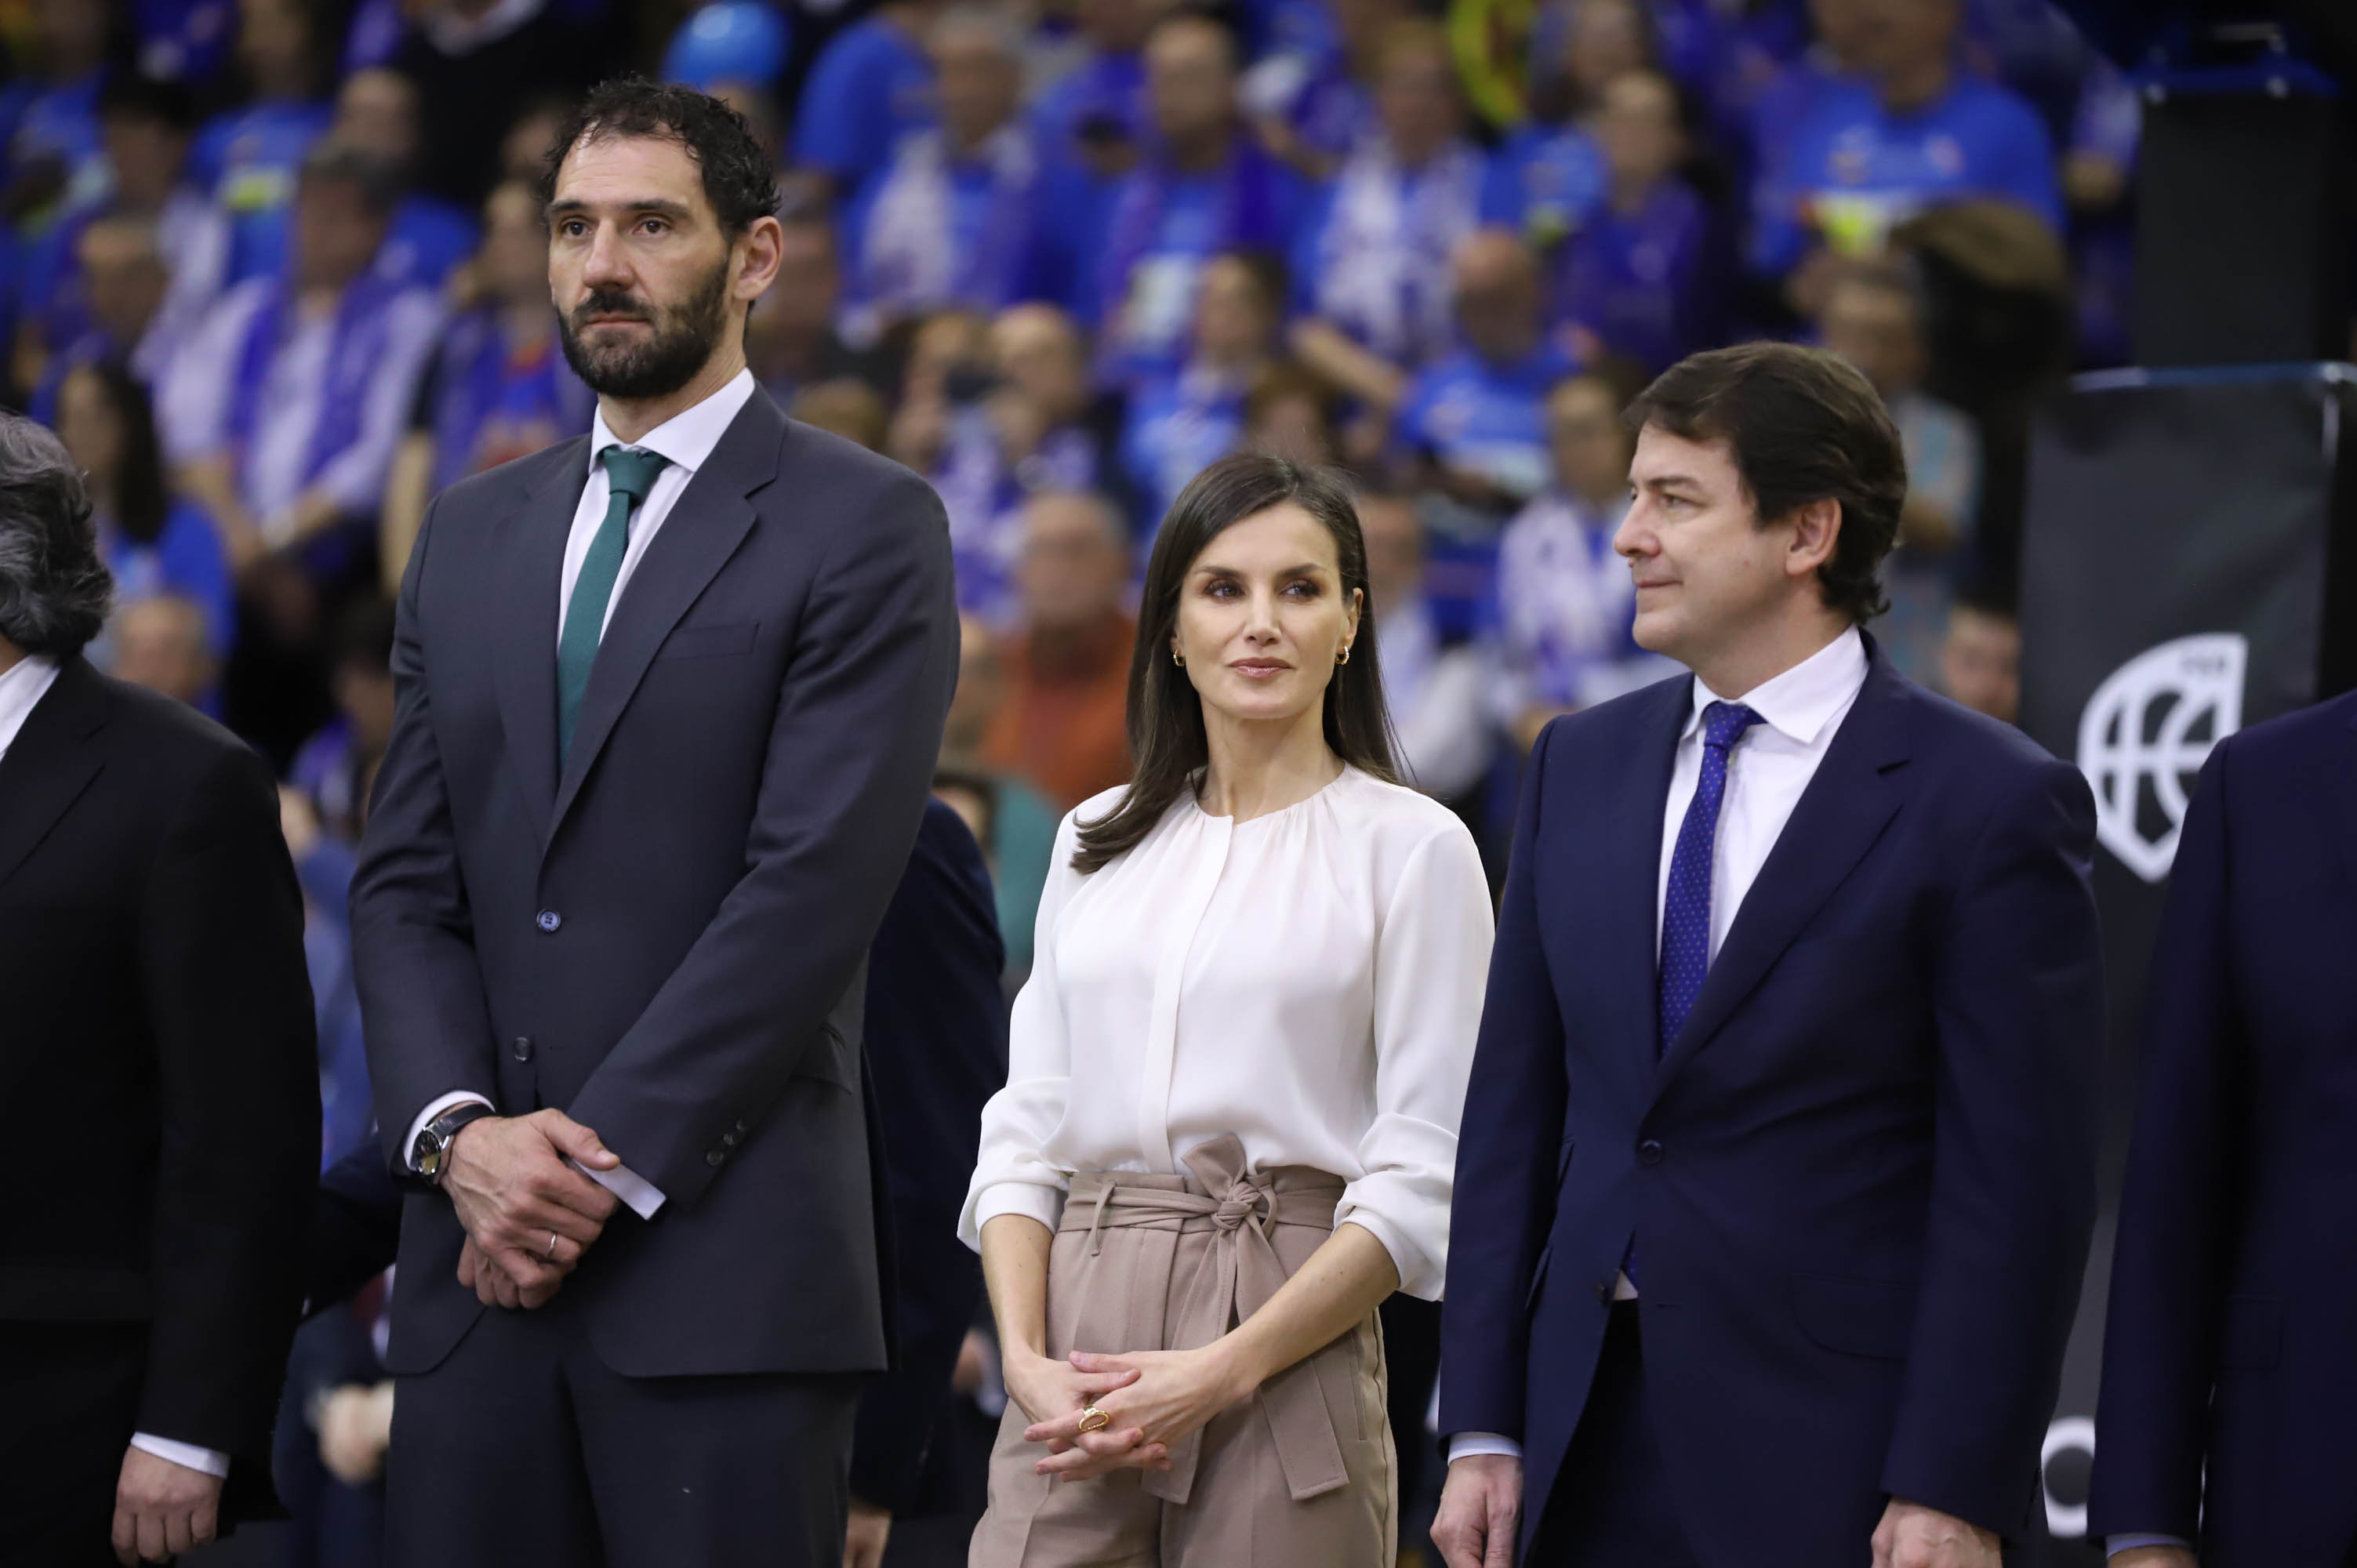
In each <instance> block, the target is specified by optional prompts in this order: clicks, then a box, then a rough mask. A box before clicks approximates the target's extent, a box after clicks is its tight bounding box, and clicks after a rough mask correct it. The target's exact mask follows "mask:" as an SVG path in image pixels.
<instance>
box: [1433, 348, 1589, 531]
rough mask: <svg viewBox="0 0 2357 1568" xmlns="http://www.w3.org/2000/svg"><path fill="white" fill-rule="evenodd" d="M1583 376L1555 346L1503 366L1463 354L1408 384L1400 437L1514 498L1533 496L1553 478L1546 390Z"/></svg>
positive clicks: (1470, 353)
mask: <svg viewBox="0 0 2357 1568" xmlns="http://www.w3.org/2000/svg"><path fill="white" fill-rule="evenodd" d="M1578 373H1579V367H1578V365H1577V364H1576V363H1575V362H1574V361H1573V360H1572V358H1571V356H1569V355H1568V354H1566V353H1565V352H1563V350H1562V349H1557V348H1555V346H1553V345H1552V344H1542V345H1541V346H1540V347H1538V348H1536V349H1532V350H1531V351H1530V352H1529V353H1527V354H1524V355H1523V357H1522V358H1521V359H1519V360H1509V361H1507V362H1505V363H1502V364H1500V363H1495V362H1492V361H1491V360H1486V359H1483V358H1482V357H1481V356H1480V355H1479V354H1477V353H1475V352H1474V351H1473V350H1472V349H1458V350H1457V351H1456V352H1455V353H1453V354H1449V355H1447V356H1445V357H1443V358H1442V359H1440V360H1437V361H1435V362H1434V363H1433V364H1432V365H1431V366H1429V367H1428V368H1426V370H1425V371H1423V372H1422V373H1421V374H1419V375H1418V376H1417V377H1416V378H1415V381H1412V382H1410V383H1409V384H1408V389H1407V397H1406V399H1405V401H1404V402H1403V403H1401V405H1400V412H1399V422H1398V428H1399V435H1400V439H1401V441H1402V443H1403V444H1404V445H1405V446H1407V447H1409V448H1410V449H1411V450H1412V451H1420V452H1424V453H1427V454H1429V455H1430V456H1432V457H1434V458H1435V459H1436V460H1437V461H1438V462H1440V463H1441V464H1442V465H1444V466H1445V467H1449V468H1453V469H1455V470H1457V471H1458V472H1459V473H1464V474H1473V475H1478V476H1479V477H1480V478H1484V479H1487V480H1488V481H1489V482H1490V483H1491V484H1493V485H1495V486H1496V487H1497V488H1498V489H1501V490H1504V491H1506V492H1507V493H1508V494H1510V495H1514V496H1523V497H1527V496H1532V495H1535V494H1537V493H1538V491H1539V489H1540V488H1541V487H1543V486H1544V484H1545V483H1546V479H1547V436H1546V399H1547V393H1548V392H1551V391H1552V390H1553V389H1554V388H1555V385H1556V383H1557V382H1560V381H1567V380H1569V379H1570V378H1571V377H1573V376H1575V375H1577V374H1578Z"/></svg>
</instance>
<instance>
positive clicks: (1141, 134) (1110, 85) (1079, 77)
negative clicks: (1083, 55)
mask: <svg viewBox="0 0 2357 1568" xmlns="http://www.w3.org/2000/svg"><path fill="white" fill-rule="evenodd" d="M1030 119H1031V131H1032V134H1034V135H1035V136H1037V137H1038V138H1039V149H1040V154H1041V156H1044V157H1045V158H1046V159H1047V160H1048V161H1049V164H1050V165H1051V166H1056V167H1059V168H1064V167H1070V166H1074V165H1076V164H1078V163H1080V161H1081V151H1080V148H1081V139H1082V133H1083V132H1084V131H1092V130H1093V131H1098V132H1117V133H1119V134H1120V136H1121V137H1123V138H1124V139H1126V140H1127V141H1128V142H1130V143H1131V144H1132V145H1144V144H1145V143H1146V139H1147V137H1149V136H1150V135H1151V134H1153V122H1152V121H1151V120H1150V119H1149V118H1148V116H1147V113H1146V61H1145V59H1143V58H1141V57H1140V56H1137V55H1134V54H1092V55H1091V56H1089V58H1088V59H1084V60H1082V62H1081V63H1080V64H1079V65H1078V66H1077V67H1075V68H1074V69H1073V70H1072V71H1071V73H1070V74H1069V75H1067V76H1065V77H1064V78H1063V80H1061V81H1058V82H1057V83H1056V84H1055V85H1054V86H1052V87H1050V88H1049V89H1048V90H1047V91H1045V92H1043V93H1041V94H1040V95H1039V100H1038V102H1035V103H1034V104H1033V105H1032V106H1031V114H1030Z"/></svg>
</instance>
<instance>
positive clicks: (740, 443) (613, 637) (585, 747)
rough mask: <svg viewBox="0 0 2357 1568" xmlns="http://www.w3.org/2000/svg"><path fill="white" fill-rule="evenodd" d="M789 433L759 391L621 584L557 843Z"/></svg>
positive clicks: (748, 518) (747, 524)
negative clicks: (567, 817) (626, 713)
mask: <svg viewBox="0 0 2357 1568" xmlns="http://www.w3.org/2000/svg"><path fill="white" fill-rule="evenodd" d="M785 433H786V421H785V416H784V415H783V414H781V413H779V412H778V408H777V405H776V404H775V403H771V402H770V399H769V397H768V396H767V394H765V393H762V392H755V393H754V394H753V396H752V398H751V399H750V400H748V402H747V403H746V404H745V406H744V408H743V409H741V410H740V411H738V413H737V417H736V418H735V419H734V420H732V421H730V422H729V425H728V429H727V432H726V434H725V435H722V436H721V437H720V445H718V446H715V447H714V448H713V449H712V456H711V457H710V459H709V460H707V461H706V462H705V465H704V467H701V468H699V469H697V470H696V471H695V477H694V478H692V479H690V480H689V481H688V485H687V489H684V490H683V491H681V492H680V497H679V499H678V500H677V501H675V502H673V505H672V509H671V511H670V513H669V515H668V516H666V517H665V518H664V519H663V523H662V530H661V531H660V532H657V533H656V535H655V537H654V541H653V542H652V543H651V544H649V545H648V546H647V553H646V554H645V555H644V556H642V557H641V558H640V561H639V564H638V567H637V569H636V570H635V571H633V572H632V573H631V574H630V581H629V582H627V583H625V584H624V585H622V596H621V599H620V601H619V603H618V604H616V605H615V607H614V613H613V618H612V619H611V620H609V621H608V622H607V625H606V636H605V639H604V640H603V641H601V642H600V643H599V644H598V645H597V663H596V664H594V665H592V666H591V667H590V671H589V690H588V692H587V694H586V695H584V696H583V698H582V699H581V717H580V720H579V722H578V723H577V724H576V726H575V729H574V732H573V751H572V755H571V756H570V757H567V758H566V759H565V770H564V772H563V773H562V774H561V775H560V776H559V777H558V779H557V784H556V807H555V810H554V811H553V812H552V813H551V815H550V818H549V838H550V839H551V840H553V839H554V837H555V835H556V830H557V829H558V828H559V827H561V826H563V825H564V822H565V812H566V811H569V810H571V808H572V805H573V802H574V800H575V799H576V797H577V796H578V795H579V794H580V793H581V786H582V784H583V782H584V781H585V780H586V779H587V778H588V776H589V770H590V768H593V767H595V766H596V765H597V756H598V753H599V752H601V751H603V750H604V749H605V746H606V741H607V738H608V736H611V735H612V734H613V733H614V725H616V724H617V723H618V722H619V720H620V719H621V716H622V710H623V709H624V708H625V707H627V706H629V704H630V697H631V694H632V693H635V692H637V691H638V689H639V682H640V681H641V680H643V679H645V677H646V673H647V666H648V665H650V664H651V663H652V662H654V657H655V650H657V649H658V648H661V647H662V641H663V639H665V638H666V637H669V636H670V635H671V629H672V628H673V627H674V626H676V625H678V624H679V618H680V617H682V616H683V615H685V614H686V613H687V611H688V607H690V606H691V605H693V604H694V603H695V601H696V599H697V598H698V596H701V595H702V594H703V592H704V590H705V587H706V586H708V585H710V584H711V582H712V579H713V578H714V577H715V576H716V575H718V573H719V571H720V568H721V567H722V566H723V565H725V564H726V563H727V560H728V558H729V557H730V556H731V555H734V554H735V553H737V546H738V545H739V544H741V543H743V542H744V541H745V535H746V534H747V533H748V532H751V531H752V527H753V521H754V519H753V508H752V505H751V503H750V502H748V500H747V499H746V498H747V497H748V496H749V495H751V494H752V493H753V492H754V491H756V490H758V489H760V488H761V487H762V486H764V485H766V484H768V483H769V482H770V479H772V478H775V477H776V475H777V471H778V451H779V446H780V442H781V441H782V439H783V437H784V435H785ZM555 649H556V639H555V633H554V630H553V629H552V630H551V632H550V634H549V646H548V653H547V659H546V660H545V661H546V663H547V665H548V668H549V671H550V675H549V680H550V682H552V685H551V695H550V698H549V702H550V704H551V705H550V708H549V714H550V718H549V725H550V729H551V733H552V734H553V733H554V727H555V716H554V715H555V708H554V703H555V697H554V680H555V675H554V671H555V668H556V664H555V660H556V651H555Z"/></svg>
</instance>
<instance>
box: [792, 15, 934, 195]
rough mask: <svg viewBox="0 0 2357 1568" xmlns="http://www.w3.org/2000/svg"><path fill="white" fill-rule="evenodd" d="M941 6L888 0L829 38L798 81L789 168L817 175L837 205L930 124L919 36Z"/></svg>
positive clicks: (928, 69) (927, 76)
mask: <svg viewBox="0 0 2357 1568" xmlns="http://www.w3.org/2000/svg"><path fill="white" fill-rule="evenodd" d="M944 8H945V6H944V0H889V3H888V4H886V5H879V6H877V8H876V10H875V11H874V12H873V13H872V14H871V15H869V16H867V18H866V20H864V21H859V22H855V23H853V24H852V25H851V26H850V27H845V29H844V30H843V31H842V32H839V33H837V34H835V35H834V38H829V39H828V40H827V43H826V47H825V48H823V50H821V51H820V53H819V57H818V60H817V63H815V64H814V65H813V66H812V67H811V73H810V75H809V77H808V78H807V79H805V80H804V81H803V82H802V105H801V108H800V111H799V112H798V113H797V114H796V116H795V119H794V145H793V155H794V162H795V163H796V164H797V165H798V166H801V167H802V168H803V169H805V170H808V171H810V172H812V173H813V174H817V175H820V176H823V177H824V178H825V180H826V184H827V188H828V189H829V190H830V191H831V192H832V193H833V195H834V199H835V200H836V201H838V202H847V201H850V200H852V199H855V198H856V197H857V196H858V195H859V194H860V193H861V192H862V191H864V190H866V188H867V182H868V181H869V180H871V179H874V178H875V177H877V176H878V175H880V174H881V173H883V171H884V167H885V166H886V165H887V164H888V163H889V162H891V159H892V149H893V148H895V147H897V146H899V145H900V138H901V137H903V136H905V135H907V134H909V132H911V131H918V130H922V129H923V128H924V127H925V126H927V125H929V124H932V118H933V113H932V83H933V65H932V61H931V59H930V58H928V57H927V55H926V53H925V34H926V33H927V31H929V30H930V29H931V27H932V24H933V19H934V18H935V17H937V16H940V15H941V14H942V10H943V9H944Z"/></svg>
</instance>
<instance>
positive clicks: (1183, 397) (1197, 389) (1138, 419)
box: [1121, 251, 1285, 551]
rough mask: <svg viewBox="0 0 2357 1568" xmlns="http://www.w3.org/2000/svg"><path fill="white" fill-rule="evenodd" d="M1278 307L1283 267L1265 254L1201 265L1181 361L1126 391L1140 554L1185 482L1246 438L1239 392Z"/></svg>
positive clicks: (1256, 370)
mask: <svg viewBox="0 0 2357 1568" xmlns="http://www.w3.org/2000/svg"><path fill="white" fill-rule="evenodd" d="M1284 308H1285V269H1284V267H1283V265H1282V264H1281V263H1278V262H1277V261H1276V260H1275V258H1274V257H1273V256H1271V255H1269V254H1267V253H1266V252H1236V251H1232V252H1228V253H1226V254H1224V255H1221V256H1215V257H1213V258H1212V259H1211V263H1210V264H1209V265H1207V266H1205V267H1204V269H1203V283H1202V287H1201V289H1200V291H1199V292H1198V293H1197V294H1196V296H1195V331H1194V340H1193V348H1192V349H1191V351H1190V352H1189V355H1188V358H1187V363H1186V365H1185V367H1184V368H1183V369H1181V370H1179V371H1176V372H1173V373H1171V374H1168V375H1165V376H1162V377H1158V378H1157V379H1155V380H1153V381H1147V382H1146V383H1145V384H1143V385H1142V386H1140V387H1139V388H1137V389H1136V390H1135V392H1132V393H1131V395H1130V400H1129V408H1128V414H1127V420H1126V423H1125V427H1124V429H1123V432H1122V443H1121V451H1122V464H1123V467H1125V468H1126V469H1127V470H1128V473H1129V478H1130V482H1131V484H1132V485H1133V486H1134V487H1135V490H1136V494H1137V499H1138V509H1139V510H1138V521H1139V523H1140V528H1139V534H1140V541H1139V548H1140V550H1141V551H1144V550H1146V549H1148V548H1150V547H1151V545H1152V543H1153V539H1154V535H1155V532H1157V530H1158V529H1159V527H1160V526H1161V522H1162V519H1163V517H1164V515H1165V514H1166V513H1168V511H1169V510H1170V503H1171V502H1172V501H1174V500H1176V499H1178V497H1179V491H1180V490H1182V489H1185V488H1186V486H1187V481H1188V480H1189V479H1191V478H1194V477H1195V476H1196V475H1197V474H1199V473H1200V472H1201V471H1202V470H1203V469H1204V468H1206V467H1209V466H1210V465H1211V464H1212V463H1213V462H1215V461H1217V460H1218V459H1220V458H1222V457H1224V456H1227V455H1228V454H1229V453H1230V452H1232V451H1234V450H1235V449H1236V445H1237V443H1238V442H1240V441H1241V440H1242V439H1243V431H1244V399H1245V398H1246V397H1247V396H1248V395H1250V393H1251V392H1252V388H1253V383H1254V381H1256V380H1258V378H1259V377H1260V375H1261V373H1262V371H1265V370H1266V369H1267V368H1268V366H1269V363H1270V361H1271V360H1273V358H1274V357H1275V348H1276V330H1277V325H1278V321H1279V319H1280V313H1281V312H1282V311H1283V310H1284Z"/></svg>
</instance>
